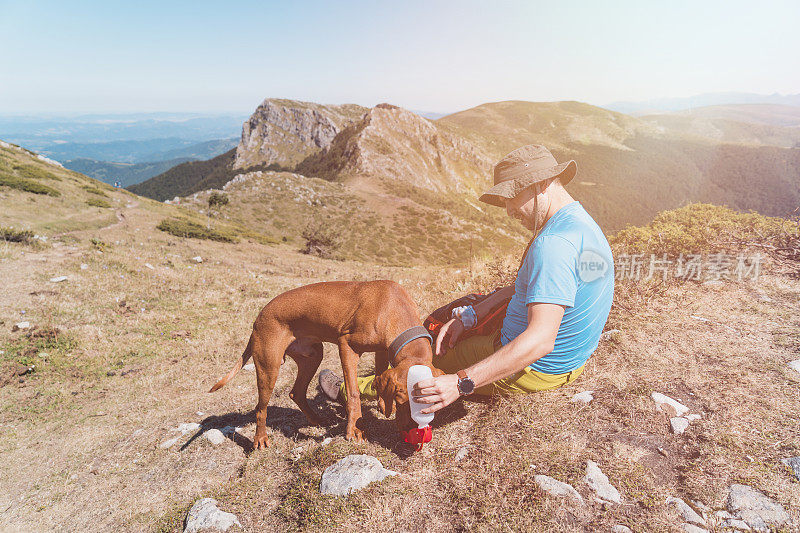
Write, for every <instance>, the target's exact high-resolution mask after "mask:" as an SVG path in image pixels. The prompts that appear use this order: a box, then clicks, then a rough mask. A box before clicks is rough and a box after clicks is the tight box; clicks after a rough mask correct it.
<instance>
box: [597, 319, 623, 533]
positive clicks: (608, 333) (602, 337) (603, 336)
mask: <svg viewBox="0 0 800 533" xmlns="http://www.w3.org/2000/svg"><path fill="white" fill-rule="evenodd" d="M617 333H619V330H618V329H609V330H606V331H604V332H603V333H601V334H600V340H601V341H606V340H608V339H610V338H611V337H613V336H614V335H616V334H617ZM623 527H624V526H623Z"/></svg>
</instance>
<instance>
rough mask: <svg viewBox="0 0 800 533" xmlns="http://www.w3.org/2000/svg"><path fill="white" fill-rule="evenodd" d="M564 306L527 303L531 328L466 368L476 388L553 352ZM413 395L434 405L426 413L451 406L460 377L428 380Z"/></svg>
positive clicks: (508, 374)
mask: <svg viewBox="0 0 800 533" xmlns="http://www.w3.org/2000/svg"><path fill="white" fill-rule="evenodd" d="M563 316H564V306H562V305H558V304H549V303H532V304H530V305H528V327H527V328H525V331H523V332H522V333H521V334H519V335H518V336H517V337H516V338H514V339H513V340H512V341H511V342H509V343H508V344H506V345H505V346H502V347H501V348H500V349H499V350H497V351H496V352H495V353H493V354H492V355H490V356H489V357H487V358H486V359H483V360H482V361H479V362H477V363H475V364H474V365H472V366H470V367H469V368H467V369H465V370H466V372H467V375H468V376H469V377H470V378H471V379H472V381H474V382H475V386H476V387H481V386H483V385H488V384H489V383H493V382H495V381H497V380H499V379H503V378H505V377H508V376H510V375H512V374H513V373H515V372H518V371H520V370H522V369H523V368H525V367H526V366H528V365H530V364H531V363H533V362H534V361H536V360H538V359H540V358H541V357H544V356H545V355H547V354H548V353H550V352H552V351H553V346H554V344H555V340H556V335H557V334H558V328H559V326H560V325H561V319H562V318H563ZM412 394H413V395H414V396H415V397H417V398H419V401H420V402H421V403H429V404H432V405H431V406H430V407H428V408H427V409H423V411H422V412H424V413H433V412H435V411H438V410H439V409H441V408H443V407H445V406H447V405H450V404H451V403H453V402H454V401H455V400H456V399H457V398H458V397H459V393H458V376H456V375H454V374H447V375H444V376H439V377H437V378H433V379H426V380H423V381H420V382H419V383H417V385H415V386H414V390H413V391H412Z"/></svg>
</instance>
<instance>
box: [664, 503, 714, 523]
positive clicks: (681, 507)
mask: <svg viewBox="0 0 800 533" xmlns="http://www.w3.org/2000/svg"><path fill="white" fill-rule="evenodd" d="M667 503H668V504H671V505H674V506H675V507H676V508H677V509H678V513H679V514H680V515H681V517H682V518H683V519H684V520H686V521H687V522H689V523H692V524H698V525H701V526H704V525H705V523H706V521H705V520H703V517H702V516H700V515H699V514H697V512H695V510H694V509H692V508H691V507H689V504H687V503H686V502H685V501H683V500H682V499H680V498H672V497H670V498H667Z"/></svg>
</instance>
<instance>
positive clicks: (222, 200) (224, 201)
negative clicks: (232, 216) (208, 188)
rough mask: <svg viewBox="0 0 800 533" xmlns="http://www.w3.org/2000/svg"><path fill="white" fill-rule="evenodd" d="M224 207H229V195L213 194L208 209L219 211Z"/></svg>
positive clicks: (209, 198) (209, 199)
mask: <svg viewBox="0 0 800 533" xmlns="http://www.w3.org/2000/svg"><path fill="white" fill-rule="evenodd" d="M223 205H228V195H227V194H225V193H220V192H216V191H214V192H212V193H211V195H210V196H209V197H208V208H209V209H219V208H220V207H222V206H223Z"/></svg>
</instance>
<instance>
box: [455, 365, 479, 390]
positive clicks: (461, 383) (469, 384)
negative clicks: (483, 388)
mask: <svg viewBox="0 0 800 533" xmlns="http://www.w3.org/2000/svg"><path fill="white" fill-rule="evenodd" d="M456 376H458V393H459V394H460V395H461V396H466V395H467V394H472V393H473V392H475V382H474V381H472V378H470V377H469V376H468V375H467V373H466V372H464V371H463V370H459V371H458V372H457V373H456Z"/></svg>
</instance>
